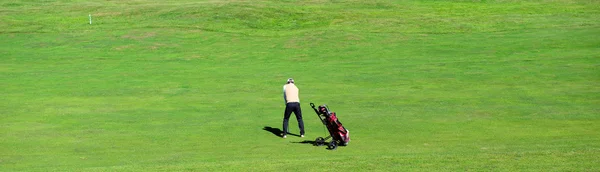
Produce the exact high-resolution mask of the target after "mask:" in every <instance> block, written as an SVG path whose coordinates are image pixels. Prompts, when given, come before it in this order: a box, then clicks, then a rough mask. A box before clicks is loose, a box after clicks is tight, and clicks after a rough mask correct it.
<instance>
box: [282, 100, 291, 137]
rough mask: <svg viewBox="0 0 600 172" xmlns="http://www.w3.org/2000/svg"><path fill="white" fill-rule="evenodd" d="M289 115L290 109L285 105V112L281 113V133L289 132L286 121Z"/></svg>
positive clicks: (288, 119) (287, 121)
mask: <svg viewBox="0 0 600 172" xmlns="http://www.w3.org/2000/svg"><path fill="white" fill-rule="evenodd" d="M290 115H292V109H291V108H290V107H289V106H288V105H285V112H284V113H283V134H284V135H286V134H287V133H289V130H288V123H289V121H290Z"/></svg>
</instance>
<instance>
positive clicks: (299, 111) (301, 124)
mask: <svg viewBox="0 0 600 172" xmlns="http://www.w3.org/2000/svg"><path fill="white" fill-rule="evenodd" d="M294 114H295V115H296V120H297V121H298V127H299V128H300V135H304V121H303V120H302V109H301V108H300V104H298V106H297V107H296V108H294Z"/></svg>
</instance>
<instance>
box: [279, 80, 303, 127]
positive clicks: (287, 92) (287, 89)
mask: <svg viewBox="0 0 600 172" xmlns="http://www.w3.org/2000/svg"><path fill="white" fill-rule="evenodd" d="M298 91H299V90H298V87H296V85H295V84H294V79H292V78H289V79H288V80H287V83H286V84H285V85H283V99H284V100H285V112H284V113H283V133H281V137H283V138H285V137H286V135H287V134H288V133H289V130H288V123H289V119H290V115H291V114H292V112H294V115H296V120H298V127H300V137H304V122H303V121H302V110H301V109H300V98H299V97H298Z"/></svg>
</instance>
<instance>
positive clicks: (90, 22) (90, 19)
mask: <svg viewBox="0 0 600 172" xmlns="http://www.w3.org/2000/svg"><path fill="white" fill-rule="evenodd" d="M89 16H90V24H92V14H90V15H89Z"/></svg>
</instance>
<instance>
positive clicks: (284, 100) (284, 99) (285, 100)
mask: <svg viewBox="0 0 600 172" xmlns="http://www.w3.org/2000/svg"><path fill="white" fill-rule="evenodd" d="M283 103H287V97H286V96H285V85H284V86H283Z"/></svg>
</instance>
